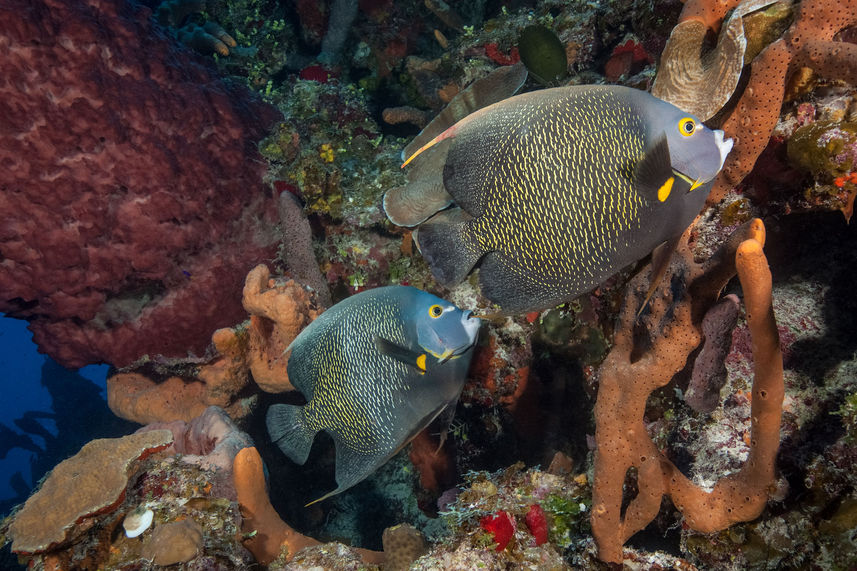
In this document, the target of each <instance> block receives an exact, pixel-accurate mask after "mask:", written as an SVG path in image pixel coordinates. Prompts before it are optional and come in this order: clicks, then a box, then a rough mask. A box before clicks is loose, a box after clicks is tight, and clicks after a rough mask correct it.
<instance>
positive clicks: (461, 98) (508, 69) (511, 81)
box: [402, 62, 527, 161]
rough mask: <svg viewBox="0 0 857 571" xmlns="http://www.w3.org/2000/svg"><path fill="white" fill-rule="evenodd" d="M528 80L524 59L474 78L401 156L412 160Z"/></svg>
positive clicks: (515, 90) (508, 95)
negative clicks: (422, 149) (442, 136)
mask: <svg viewBox="0 0 857 571" xmlns="http://www.w3.org/2000/svg"><path fill="white" fill-rule="evenodd" d="M526 80H527V68H526V67H525V66H524V64H523V63H520V62H519V63H517V64H515V65H508V66H503V67H499V68H497V69H495V70H494V71H492V72H491V73H489V74H488V75H486V76H485V77H483V78H482V79H478V80H476V81H474V82H473V83H472V84H471V85H470V86H469V87H468V88H467V89H465V90H464V91H462V92H461V93H459V94H458V95H456V96H455V97H453V98H452V101H450V102H449V104H448V105H447V106H446V107H444V108H443V110H442V111H441V112H440V113H438V115H437V116H436V117H435V118H434V119H432V121H431V122H430V123H429V124H428V125H426V127H425V128H424V129H423V130H422V131H420V134H419V135H417V136H416V138H415V139H414V140H413V141H411V142H410V144H408V146H407V147H405V149H404V151H402V160H403V161H410V160H411V159H412V158H413V157H412V155H414V154H415V153H416V152H417V150H418V149H421V148H422V147H424V146H427V144H428V143H429V142H430V141H431V140H432V139H434V138H435V137H437V136H438V135H440V134H441V133H443V132H444V131H446V130H447V129H448V128H450V127H452V126H453V125H455V124H456V123H458V122H459V121H461V120H462V119H464V118H465V117H467V116H468V115H470V114H471V113H473V112H474V111H477V110H478V109H482V108H483V107H487V106H489V105H491V104H492V103H497V102H498V101H502V100H503V99H506V98H507V97H511V96H513V95H514V94H515V93H516V92H517V91H518V90H519V89H520V88H521V86H522V85H524V82H525V81H526Z"/></svg>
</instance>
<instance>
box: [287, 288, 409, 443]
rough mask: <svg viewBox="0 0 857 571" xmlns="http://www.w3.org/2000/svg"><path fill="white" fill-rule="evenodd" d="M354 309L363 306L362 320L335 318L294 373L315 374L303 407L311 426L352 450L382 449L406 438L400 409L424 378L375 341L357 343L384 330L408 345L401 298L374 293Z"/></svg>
mask: <svg viewBox="0 0 857 571" xmlns="http://www.w3.org/2000/svg"><path fill="white" fill-rule="evenodd" d="M352 311H359V315H358V319H353V320H344V321H337V322H336V323H331V324H330V325H329V326H327V327H324V328H323V329H321V330H320V331H319V332H318V333H317V338H316V339H315V341H314V346H313V348H312V351H311V352H309V355H308V359H307V365H308V370H307V371H306V372H301V371H300V364H299V363H298V362H297V360H296V362H295V363H294V366H295V368H296V371H295V373H296V374H297V375H298V376H299V377H300V378H304V377H309V378H311V379H313V383H312V387H311V389H310V391H311V392H306V393H305V395H306V396H307V399H308V402H307V406H306V407H305V408H304V418H305V420H306V423H307V426H308V427H309V428H310V429H312V430H313V431H319V430H327V431H328V432H330V433H331V434H332V435H335V436H336V437H338V440H339V443H338V445H342V446H345V447H346V448H347V449H349V450H350V451H352V452H356V453H358V454H369V455H372V454H379V453H382V452H385V451H387V450H389V448H390V446H395V445H396V444H397V439H399V438H401V436H400V435H399V434H397V433H396V430H395V429H397V428H398V427H399V423H400V422H401V419H400V418H399V417H398V416H397V414H396V413H397V411H398V410H400V409H401V408H402V406H403V405H405V404H406V403H405V402H404V400H405V398H406V397H407V394H408V393H409V392H410V390H411V383H412V382H420V381H424V379H423V376H422V375H420V374H419V373H418V372H417V371H416V370H415V369H414V368H413V367H409V366H408V365H405V364H404V363H401V362H399V361H396V360H395V359H392V358H390V357H387V356H385V355H383V354H381V353H379V352H378V351H377V350H375V349H374V346H373V345H371V343H370V344H367V343H357V342H356V341H357V340H358V339H366V338H367V337H368V338H371V337H373V336H374V335H379V336H381V337H383V338H385V339H387V340H389V341H392V342H394V343H396V344H398V345H402V346H405V347H408V346H409V345H410V343H409V342H408V340H407V339H406V333H405V328H404V325H403V319H402V316H401V315H400V313H401V310H400V307H399V305H398V304H397V303H395V302H394V301H393V300H390V299H388V298H384V297H375V298H369V299H368V300H367V301H366V302H365V303H363V304H362V305H361V306H360V307H359V308H358V307H355V308H353V309H352ZM296 357H298V359H300V358H301V356H296ZM291 365H292V363H290V366H291ZM289 375H290V377H291V376H292V369H291V368H290V370H289ZM310 395H312V396H311V397H310Z"/></svg>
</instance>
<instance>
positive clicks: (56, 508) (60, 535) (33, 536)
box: [9, 430, 173, 555]
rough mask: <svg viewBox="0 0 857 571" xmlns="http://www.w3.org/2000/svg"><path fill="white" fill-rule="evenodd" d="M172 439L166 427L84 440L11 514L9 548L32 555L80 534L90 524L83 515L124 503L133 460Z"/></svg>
mask: <svg viewBox="0 0 857 571" xmlns="http://www.w3.org/2000/svg"><path fill="white" fill-rule="evenodd" d="M172 442H173V435H172V433H171V432H170V431H169V430H155V431H149V432H144V433H138V434H132V435H129V436H123V437H122V438H100V439H97V440H93V441H92V442H89V443H88V444H86V445H85V446H84V447H83V448H81V450H80V452H78V453H77V454H75V455H74V456H72V457H71V458H69V459H68V460H64V461H63V462H60V463H59V464H58V465H57V467H56V468H54V469H53V471H52V472H51V473H50V475H49V476H48V477H47V479H46V480H45V482H44V483H43V484H42V486H41V488H40V489H39V491H38V492H36V493H35V494H33V495H32V496H31V497H30V499H29V500H27V503H25V504H24V507H23V508H21V511H19V512H18V513H17V514H15V519H14V521H13V522H12V525H11V526H10V528H9V534H10V535H11V537H12V551H13V552H15V553H19V554H27V555H31V554H34V553H39V552H44V551H47V550H49V549H52V548H55V547H57V546H59V545H60V544H62V543H64V542H66V541H72V540H74V539H75V538H76V537H79V536H80V535H81V534H83V533H84V532H86V531H87V530H88V529H89V526H87V525H86V522H87V520H88V521H90V522H91V521H93V520H94V519H95V517H96V516H97V515H98V514H100V513H102V512H105V511H112V510H113V509H115V508H116V507H118V505H119V504H121V503H122V501H123V500H124V499H125V488H126V487H127V485H128V476H129V475H130V473H131V472H132V471H133V468H134V466H135V463H136V462H138V461H139V460H141V459H143V458H145V457H146V456H148V455H150V454H152V453H154V452H157V451H159V450H163V449H165V448H166V447H168V446H169V445H170V444H171V443H172Z"/></svg>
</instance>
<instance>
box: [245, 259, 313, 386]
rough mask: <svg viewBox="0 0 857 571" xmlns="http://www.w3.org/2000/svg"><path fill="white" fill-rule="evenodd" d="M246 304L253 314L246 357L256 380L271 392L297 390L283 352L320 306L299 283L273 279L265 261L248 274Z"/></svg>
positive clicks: (249, 311)
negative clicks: (291, 381)
mask: <svg viewBox="0 0 857 571" xmlns="http://www.w3.org/2000/svg"><path fill="white" fill-rule="evenodd" d="M243 303H244V309H246V310H247V312H248V313H249V314H250V316H251V317H250V327H249V330H248V331H249V340H248V343H249V347H248V349H247V360H248V363H249V366H250V371H251V372H252V373H253V380H254V381H256V384H257V385H259V387H260V388H261V389H262V390H263V391H267V392H270V393H282V392H286V391H291V390H294V387H293V386H292V384H291V383H290V382H289V374H288V372H287V371H286V363H287V362H288V356H287V355H283V352H284V351H285V350H286V348H287V347H288V346H289V344H291V342H292V341H293V340H294V339H295V337H297V336H298V333H300V332H301V331H302V330H303V328H304V327H306V326H307V325H309V324H310V322H311V321H312V320H314V319H315V318H316V317H318V315H319V314H320V313H321V309H320V308H319V307H318V305H317V304H316V303H315V302H314V301H313V299H312V298H311V297H310V294H309V292H307V290H306V289H304V288H303V287H302V286H301V285H300V284H298V283H297V282H295V281H293V280H288V281H285V280H275V279H272V278H271V272H270V270H268V267H267V266H265V265H264V264H260V265H258V266H256V267H255V268H253V269H252V270H250V273H249V274H247V279H246V280H245V282H244V298H243Z"/></svg>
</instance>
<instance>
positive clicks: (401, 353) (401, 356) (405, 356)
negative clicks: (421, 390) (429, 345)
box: [375, 335, 426, 374]
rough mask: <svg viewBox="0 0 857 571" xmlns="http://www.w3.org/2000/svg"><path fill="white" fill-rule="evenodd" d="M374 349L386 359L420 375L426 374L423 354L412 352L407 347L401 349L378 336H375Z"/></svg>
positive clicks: (424, 355)
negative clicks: (407, 367)
mask: <svg viewBox="0 0 857 571" xmlns="http://www.w3.org/2000/svg"><path fill="white" fill-rule="evenodd" d="M375 348H376V349H378V351H379V352H380V353H381V354H383V355H387V356H388V357H391V358H393V359H395V360H397V361H400V362H402V363H404V364H405V365H408V366H409V367H413V368H415V369H416V370H417V371H419V373H420V374H425V372H426V354H425V353H419V352H417V351H412V350H411V349H408V348H407V347H402V346H401V345H398V344H396V343H393V342H392V341H390V340H389V339H384V338H383V337H381V336H379V335H376V336H375Z"/></svg>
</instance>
